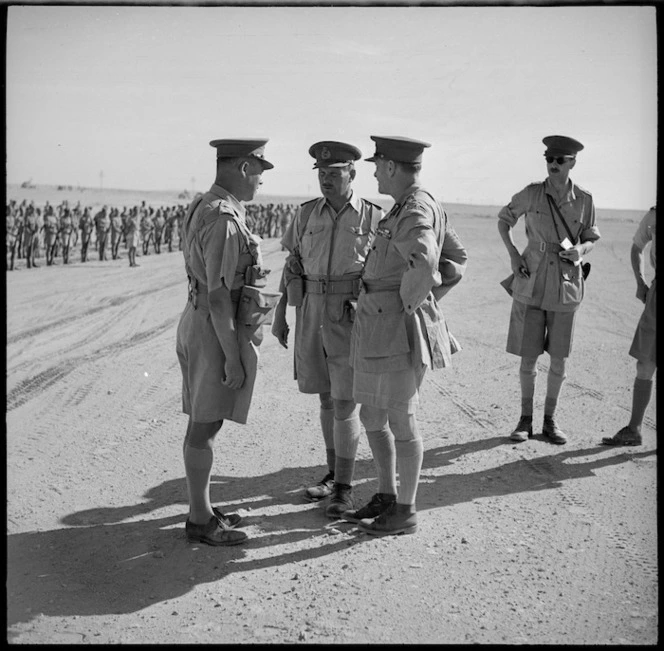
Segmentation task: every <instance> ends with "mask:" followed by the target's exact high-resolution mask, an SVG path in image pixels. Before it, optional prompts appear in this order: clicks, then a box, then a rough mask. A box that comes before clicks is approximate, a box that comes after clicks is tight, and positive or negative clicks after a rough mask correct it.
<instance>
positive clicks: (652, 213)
mask: <svg viewBox="0 0 664 651" xmlns="http://www.w3.org/2000/svg"><path fill="white" fill-rule="evenodd" d="M656 224H657V210H656V208H651V209H650V210H649V211H648V212H647V213H646V214H645V215H644V216H643V219H642V220H641V223H640V224H639V227H638V228H637V229H636V233H635V234H634V239H633V242H634V245H635V246H636V247H637V248H638V249H639V251H643V249H645V248H646V245H647V244H648V242H651V244H650V264H651V265H652V268H653V269H655V270H657V267H656V266H655V265H656V263H657V260H656V253H655V226H656Z"/></svg>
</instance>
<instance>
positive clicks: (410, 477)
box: [394, 437, 424, 505]
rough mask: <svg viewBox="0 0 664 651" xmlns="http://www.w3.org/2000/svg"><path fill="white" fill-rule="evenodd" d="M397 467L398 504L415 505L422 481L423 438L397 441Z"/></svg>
mask: <svg viewBox="0 0 664 651" xmlns="http://www.w3.org/2000/svg"><path fill="white" fill-rule="evenodd" d="M394 445H395V447H396V451H397V467H398V469H399V492H398V493H397V503H398V504H411V505H412V504H415V497H416V494H417V485H418V483H419V481H420V470H421V469H422V458H423V457H424V446H423V444H422V439H421V438H419V437H418V438H413V439H409V440H407V441H399V440H395V441H394Z"/></svg>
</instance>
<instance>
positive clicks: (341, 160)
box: [309, 140, 362, 169]
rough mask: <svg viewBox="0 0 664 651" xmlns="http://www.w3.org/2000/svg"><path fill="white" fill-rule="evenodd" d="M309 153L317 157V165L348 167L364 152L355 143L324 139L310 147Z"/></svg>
mask: <svg viewBox="0 0 664 651" xmlns="http://www.w3.org/2000/svg"><path fill="white" fill-rule="evenodd" d="M309 155H310V156H313V157H314V158H315V159H316V162H315V164H314V169H316V168H317V167H346V165H350V164H351V163H354V162H355V161H356V160H359V159H360V158H362V152H361V151H360V150H359V149H358V148H357V147H355V146H354V145H349V144H348V143H347V142H337V141H336V140H322V141H321V142H317V143H314V144H313V145H311V147H309Z"/></svg>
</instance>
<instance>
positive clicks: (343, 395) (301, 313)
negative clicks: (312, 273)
mask: <svg viewBox="0 0 664 651" xmlns="http://www.w3.org/2000/svg"><path fill="white" fill-rule="evenodd" d="M325 298H326V297H325V294H306V295H305V300H304V303H303V304H302V307H298V308H297V310H296V318H297V320H296V325H295V348H294V350H295V355H294V356H295V379H296V380H297V386H298V389H299V390H300V391H301V392H302V393H331V395H332V398H334V399H335V400H352V399H353V369H352V368H351V366H350V361H349V358H350V338H351V332H352V329H353V323H352V322H351V320H350V316H349V314H348V312H344V311H343V310H342V309H341V307H342V306H343V303H344V302H345V300H346V299H345V298H344V295H342V294H339V295H334V296H331V297H330V299H331V300H332V301H334V305H333V308H335V309H334V311H333V312H332V318H330V316H329V313H328V312H327V311H326V303H325ZM346 298H352V295H349V296H348V297H346ZM333 319H334V320H333ZM337 319H338V320H337Z"/></svg>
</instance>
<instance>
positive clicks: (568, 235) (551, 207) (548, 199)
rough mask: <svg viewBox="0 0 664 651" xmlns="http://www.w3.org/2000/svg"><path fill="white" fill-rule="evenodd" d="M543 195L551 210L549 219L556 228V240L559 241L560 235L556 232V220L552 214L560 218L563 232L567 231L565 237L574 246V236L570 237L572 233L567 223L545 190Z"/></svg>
mask: <svg viewBox="0 0 664 651" xmlns="http://www.w3.org/2000/svg"><path fill="white" fill-rule="evenodd" d="M544 194H546V200H547V201H548V202H549V208H550V209H551V218H552V219H553V225H554V226H555V228H556V235H558V239H560V233H559V232H558V226H557V224H556V218H555V216H554V212H555V213H556V215H558V217H559V218H560V221H561V222H562V223H563V226H564V227H565V230H566V231H567V237H569V239H570V242H572V244H576V242H575V241H574V236H573V235H572V231H570V229H569V226H568V225H567V222H566V221H565V218H564V217H563V215H562V213H561V212H560V210H559V209H558V206H556V204H555V202H554V201H553V199H551V195H550V194H548V192H546V190H545V191H544Z"/></svg>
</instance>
